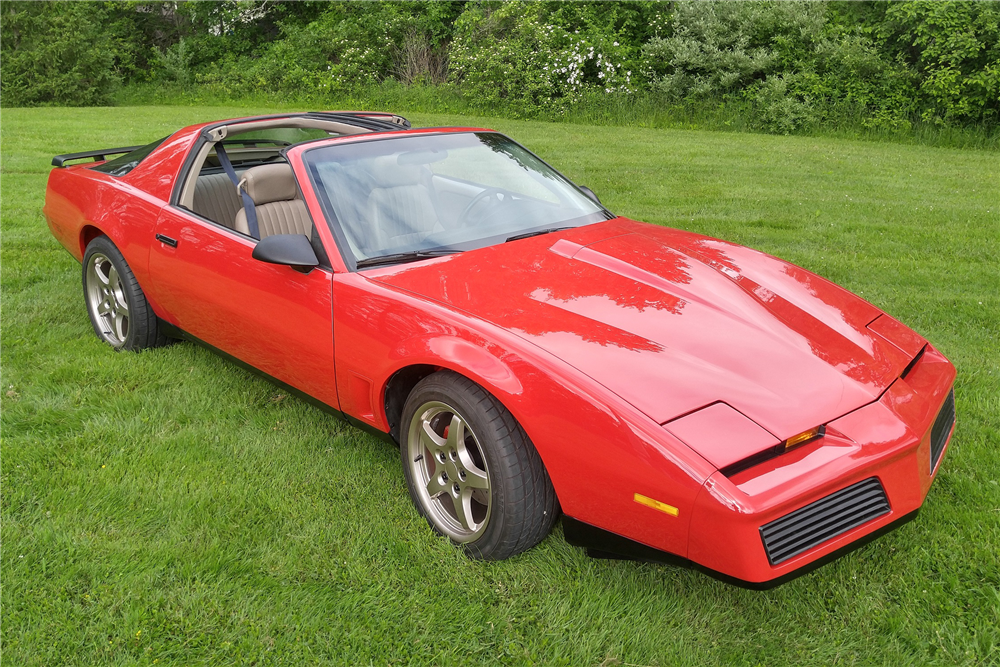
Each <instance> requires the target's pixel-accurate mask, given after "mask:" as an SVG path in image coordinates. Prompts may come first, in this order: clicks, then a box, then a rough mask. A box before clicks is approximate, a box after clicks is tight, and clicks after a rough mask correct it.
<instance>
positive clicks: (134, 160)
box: [92, 137, 168, 176]
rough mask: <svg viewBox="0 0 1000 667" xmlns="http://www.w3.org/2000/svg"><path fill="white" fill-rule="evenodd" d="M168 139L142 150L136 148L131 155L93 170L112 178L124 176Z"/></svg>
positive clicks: (123, 156) (148, 145)
mask: <svg viewBox="0 0 1000 667" xmlns="http://www.w3.org/2000/svg"><path fill="white" fill-rule="evenodd" d="M167 138H168V137H163V138H162V139H158V140H157V141H154V142H153V143H151V144H146V145H145V146H143V147H142V148H136V149H135V150H134V151H132V152H131V153H126V154H125V155H122V156H119V157H116V158H115V159H114V160H108V161H107V162H105V163H103V164H99V165H97V166H96V167H92V169H93V170H94V171H103V172H104V173H105V174H111V175H112V176H124V175H125V174H127V173H129V172H130V171H132V170H133V169H135V168H136V166H138V164H139V163H140V162H142V161H143V160H145V159H146V157H147V156H148V155H149V154H150V153H152V152H153V151H155V150H156V149H157V148H159V146H160V144H162V143H163V142H164V141H166V140H167Z"/></svg>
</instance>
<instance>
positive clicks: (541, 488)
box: [399, 371, 559, 560]
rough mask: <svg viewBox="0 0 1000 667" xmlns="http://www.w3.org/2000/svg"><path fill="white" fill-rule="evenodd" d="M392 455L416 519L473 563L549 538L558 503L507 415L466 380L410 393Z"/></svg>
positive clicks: (428, 383) (435, 380)
mask: <svg viewBox="0 0 1000 667" xmlns="http://www.w3.org/2000/svg"><path fill="white" fill-rule="evenodd" d="M456 420H457V421H456ZM446 428H447V430H446ZM424 429H430V431H431V432H432V434H433V436H436V437H432V436H431V435H427V434H426V432H425V431H424ZM452 429H454V431H455V433H456V434H457V435H456V437H455V438H449V437H448V436H449V435H450V433H451V430H452ZM470 432H471V437H470ZM459 436H464V437H462V439H461V442H459V440H458V439H457V438H459ZM399 452H400V458H401V460H402V463H403V472H404V475H405V476H406V485H407V487H408V488H409V491H410V498H411V499H412V500H413V503H414V505H416V506H417V509H418V510H419V511H420V514H421V516H423V517H424V518H425V519H426V520H427V522H428V523H429V524H430V526H431V528H433V529H434V530H435V532H437V533H438V534H441V535H445V536H447V537H449V538H450V539H451V540H452V541H453V542H455V543H456V544H460V545H461V546H462V547H463V548H464V550H465V552H466V553H467V554H468V555H469V556H471V557H472V558H478V559H482V560H502V559H504V558H509V557H511V556H513V555H515V554H518V553H521V552H522V551H525V550H527V549H530V548H531V547H533V546H535V545H536V544H538V543H539V542H541V541H542V540H543V539H545V536H546V535H548V534H549V531H551V530H552V525H553V524H554V523H555V520H556V518H557V516H558V514H559V501H558V499H557V498H556V493H555V489H554V488H553V487H552V482H551V480H550V479H549V475H548V473H547V472H546V471H545V466H544V465H543V464H542V460H541V458H540V457H539V456H538V452H537V451H535V447H534V445H532V444H531V441H530V440H529V439H528V436H527V435H526V434H525V432H524V430H523V429H522V428H521V427H520V426H519V425H518V423H517V421H516V420H515V419H514V417H513V416H512V415H511V414H510V412H508V411H507V409H506V408H504V406H503V405H502V404H501V403H500V402H499V401H498V400H497V399H496V398H494V397H493V396H492V395H490V394H489V393H488V392H487V391H486V390H484V389H483V388H482V387H480V386H479V385H477V384H476V383H474V382H472V381H471V380H469V379H468V378H465V377H462V376H461V375H458V374H457V373H453V372H451V371H440V372H437V373H434V374H432V375H429V376H428V377H426V378H424V379H423V380H421V381H420V382H419V383H418V384H417V386H416V387H414V388H413V391H411V392H410V395H409V397H408V398H407V399H406V404H405V405H404V406H403V419H402V422H401V428H400V446H399ZM432 463H433V465H432ZM484 476H485V480H486V481H485V489H484V488H483V487H482V486H481V485H482V484H483V477H484ZM466 498H468V500H466ZM460 507H461V508H465V509H462V510H461V511H460Z"/></svg>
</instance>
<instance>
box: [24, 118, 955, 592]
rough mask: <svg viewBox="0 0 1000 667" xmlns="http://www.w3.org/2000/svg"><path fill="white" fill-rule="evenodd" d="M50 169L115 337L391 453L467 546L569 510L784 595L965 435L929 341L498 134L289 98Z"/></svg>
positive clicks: (665, 556) (912, 488)
mask: <svg viewBox="0 0 1000 667" xmlns="http://www.w3.org/2000/svg"><path fill="white" fill-rule="evenodd" d="M109 158H110V159H109ZM53 164H54V165H55V166H56V168H55V169H53V170H52V172H51V175H50V177H49V181H48V188H47V193H46V201H45V207H44V213H45V216H46V218H47V221H48V225H49V227H50V229H51V231H52V233H53V234H54V235H55V237H56V239H58V241H59V242H60V243H61V244H62V245H63V246H65V247H66V249H67V250H68V251H69V252H70V253H71V254H72V255H73V257H75V258H76V259H77V260H78V261H80V262H81V263H82V278H83V296H84V302H85V304H86V308H87V311H88V313H89V315H90V319H91V322H92V324H93V328H94V331H95V333H96V334H97V336H98V337H99V338H101V339H102V340H104V341H105V342H106V343H108V344H109V345H110V346H111V347H112V348H114V349H116V350H141V349H144V348H149V347H153V346H158V345H162V344H165V343H166V342H168V341H169V340H171V339H176V338H183V339H188V340H191V341H195V342H197V343H200V344H203V345H205V346H207V347H209V348H211V349H213V350H215V351H216V352H218V353H219V354H222V355H224V356H225V357H227V358H229V359H231V360H233V361H235V362H237V363H239V364H242V365H244V366H246V367H249V368H251V369H253V370H255V371H256V372H258V373H260V374H263V375H265V376H266V377H268V378H270V379H271V380H272V381H274V382H276V383H278V384H280V385H281V386H284V387H287V388H289V389H290V390H292V391H294V392H295V393H296V394H297V395H299V396H301V397H303V398H306V399H307V400H310V401H311V402H313V403H316V404H318V405H319V406H321V407H323V408H325V409H327V410H330V411H332V412H334V413H336V414H338V415H340V416H342V417H343V418H345V419H346V420H348V421H349V422H350V423H352V424H354V425H356V426H359V427H361V428H363V429H366V430H367V431H370V432H372V433H375V434H377V435H379V436H381V437H384V438H385V439H387V440H389V441H391V442H393V443H395V444H396V445H397V446H398V447H399V453H400V460H401V463H402V469H403V474H404V476H405V479H406V482H407V485H408V488H409V493H410V496H411V498H412V501H413V503H414V504H415V506H416V508H417V510H418V511H419V512H420V513H421V515H423V516H424V517H425V518H426V519H427V521H428V523H429V524H430V526H431V527H432V528H433V529H434V530H435V531H437V532H438V533H440V534H441V535H443V536H446V537H447V538H449V539H450V540H452V541H453V542H454V543H455V544H457V545H460V546H461V548H463V549H464V550H465V551H466V552H467V553H468V554H469V555H470V556H472V557H475V558H482V559H502V558H507V557H510V556H512V555H514V554H517V553H519V552H522V551H524V550H526V549H529V548H531V547H532V546H534V545H535V544H537V543H538V542H540V541H541V540H542V539H544V538H545V537H546V535H547V534H548V533H549V532H550V530H551V529H552V527H553V524H554V523H555V522H556V520H557V519H558V518H559V517H560V516H561V517H562V523H563V529H564V534H565V537H566V539H567V541H568V542H570V543H571V544H575V545H579V546H583V547H586V548H587V549H588V550H589V553H590V554H591V555H593V556H596V557H613V558H631V559H638V560H646V561H663V562H670V563H679V564H686V565H693V566H695V567H697V568H699V569H701V570H703V571H705V572H707V573H709V574H711V575H713V576H716V577H719V578H722V579H724V580H727V581H731V582H733V583H737V584H741V585H744V586H750V587H756V588H766V587H770V586H773V585H776V584H778V583H781V582H782V581H785V580H787V579H790V578H792V577H795V576H797V575H799V574H802V573H803V572H806V571H808V570H810V569H812V568H814V567H816V566H818V565H820V564H822V563H824V562H826V561H828V560H830V559H832V558H835V557H837V556H839V555H840V554H842V553H844V552H846V551H848V550H850V549H853V548H855V547H857V546H858V545H860V544H863V543H865V542H866V541H868V540H870V539H872V538H874V537H876V536H878V535H880V534H881V533H883V532H885V531H887V530H889V529H892V528H894V527H896V526H898V525H900V524H901V523H903V522H905V521H907V520H909V519H911V518H913V517H914V515H915V514H916V512H917V511H918V509H919V508H920V506H921V504H922V503H923V501H924V499H925V497H926V495H927V493H928V490H929V488H930V486H931V483H932V482H933V480H934V477H935V474H936V472H937V470H938V468H939V466H940V465H941V460H942V458H943V454H944V451H945V450H946V448H947V446H948V442H949V439H950V438H951V435H952V432H953V429H954V423H955V410H954V394H953V390H952V385H953V383H954V379H955V369H954V367H953V366H952V364H951V363H949V361H948V360H947V359H945V357H944V356H943V355H942V354H941V353H940V352H938V350H936V349H935V348H934V346H933V345H931V344H930V343H929V342H928V341H926V340H925V339H924V338H922V337H921V336H920V335H919V334H917V333H915V332H914V331H912V330H910V329H909V328H907V327H906V326H904V325H903V324H901V323H900V322H898V321H897V320H895V319H893V318H892V317H890V316H889V315H887V314H885V313H883V312H882V311H880V310H879V309H878V308H876V307H875V306H873V305H872V304H870V303H868V302H866V301H864V300H863V299H861V298H859V297H857V296H854V295H853V294H851V293H849V292H847V291H845V290H844V289H841V288H840V287H838V286H836V285H834V284H832V283H830V282H828V281H826V280H824V279H823V278H821V277H819V276H817V275H815V274H813V273H810V272H809V271H806V270H804V269H801V268H799V267H797V266H793V265H791V264H788V263H787V262H783V261H781V260H780V259H777V258H775V257H771V256H769V255H765V254H763V253H761V252H757V251H755V250H751V249H749V248H746V247H742V246H739V245H735V244H732V243H727V242H725V241H720V240H717V239H713V238H707V237H705V236H701V235H698V234H694V233H691V232H686V231H682V230H679V229H668V228H664V227H660V226H654V225H649V224H643V223H640V222H634V221H632V220H628V219H625V218H623V217H620V216H617V215H615V214H613V213H611V212H610V211H609V210H608V209H607V208H605V207H604V206H603V205H602V204H601V203H600V201H599V200H598V197H597V196H596V195H595V194H594V193H593V192H591V191H590V190H589V189H587V188H585V187H583V186H577V185H574V184H573V183H572V182H571V181H569V180H568V179H567V178H566V177H564V176H562V175H561V174H559V173H558V172H557V171H555V170H554V169H553V168H552V167H550V166H549V165H547V164H546V163H545V162H543V161H542V160H541V159H540V158H538V157H537V156H535V155H534V154H532V153H531V152H529V151H528V150H527V149H525V148H524V147H522V146H520V145H519V144H517V143H515V142H514V141H512V140H511V139H509V138H507V137H506V136H504V135H502V134H499V133H497V132H493V131H490V130H485V129H475V128H427V129H415V128H411V127H410V124H409V122H407V121H406V120H405V119H403V118H402V117H400V116H396V115H392V114H383V113H367V112H310V113H287V114H282V115H277V116H261V117H253V118H241V119H233V120H225V121H220V122H213V123H206V124H201V125H194V126H191V127H187V128H184V129H182V130H179V131H177V132H175V133H174V134H172V135H170V136H168V137H166V138H164V139H162V140H160V141H156V142H154V143H152V144H149V145H147V146H130V147H124V148H117V149H102V150H95V151H88V152H84V153H74V154H67V155H60V156H56V157H55V158H54V159H53Z"/></svg>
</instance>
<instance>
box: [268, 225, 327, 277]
mask: <svg viewBox="0 0 1000 667" xmlns="http://www.w3.org/2000/svg"><path fill="white" fill-rule="evenodd" d="M252 257H253V258H254V259H256V260H259V261H261V262H267V263H268V264H283V265H284V266H290V267H291V268H293V269H295V270H296V271H300V272H302V273H309V272H310V271H312V270H313V269H315V268H316V267H317V266H319V259H317V258H316V251H315V250H313V247H312V243H310V242H309V238H308V237H306V236H305V235H303V234H274V235H272V236H266V237H264V238H262V239H261V240H260V241H259V242H258V243H257V245H256V246H255V247H254V249H253V254H252Z"/></svg>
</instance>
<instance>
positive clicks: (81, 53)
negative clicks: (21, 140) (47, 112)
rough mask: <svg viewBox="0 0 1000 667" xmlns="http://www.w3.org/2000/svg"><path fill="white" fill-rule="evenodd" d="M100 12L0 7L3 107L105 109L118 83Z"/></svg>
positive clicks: (82, 6) (38, 5)
mask: <svg viewBox="0 0 1000 667" xmlns="http://www.w3.org/2000/svg"><path fill="white" fill-rule="evenodd" d="M104 18H105V17H104V8H103V7H102V6H101V5H97V4H92V3H84V2H4V3H3V5H2V6H0V31H2V33H3V39H2V46H0V98H2V102H3V105H4V106H8V107H11V106H31V105H38V104H59V105H68V106H89V105H106V104H110V102H111V95H112V93H113V92H114V90H115V88H116V87H117V85H118V83H119V78H118V76H117V74H116V72H115V71H114V69H113V66H114V60H115V49H114V45H113V44H111V45H109V44H108V43H107V41H106V39H105V35H104V34H103V33H102V27H101V26H102V20H103V19H104Z"/></svg>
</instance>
